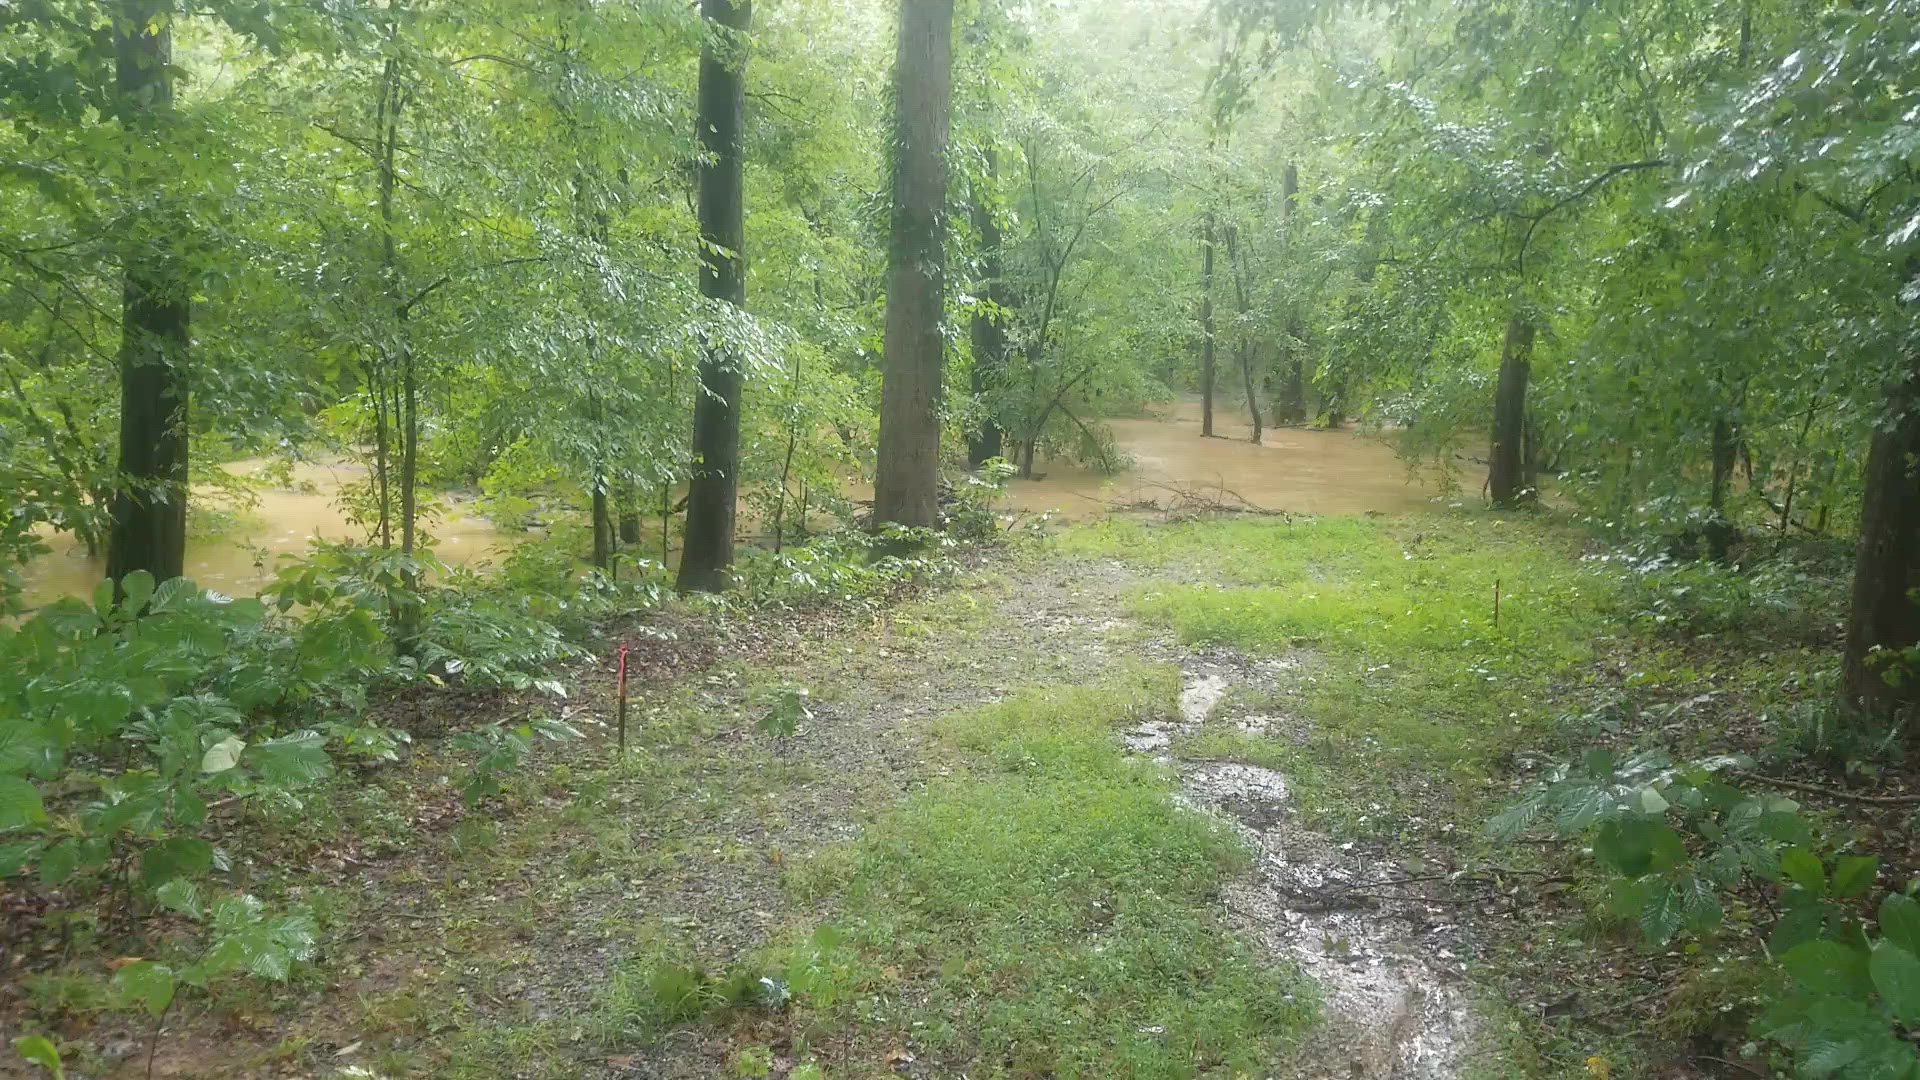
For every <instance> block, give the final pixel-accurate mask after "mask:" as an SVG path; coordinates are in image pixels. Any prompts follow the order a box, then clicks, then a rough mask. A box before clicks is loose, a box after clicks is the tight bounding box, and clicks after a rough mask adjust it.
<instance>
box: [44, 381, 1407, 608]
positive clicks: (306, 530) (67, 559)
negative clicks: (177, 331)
mask: <svg viewBox="0 0 1920 1080" xmlns="http://www.w3.org/2000/svg"><path fill="white" fill-rule="evenodd" d="M1199 417H1200V406H1199V402H1198V401H1180V402H1177V403H1169V404H1167V405H1165V406H1162V407H1161V409H1160V411H1159V414H1158V415H1155V416H1149V417H1141V418H1122V419H1112V420H1107V421H1105V423H1106V424H1107V426H1108V427H1109V428H1110V429H1111V430H1112V431H1113V435H1114V442H1115V446H1116V448H1117V449H1118V450H1119V452H1120V453H1121V454H1123V455H1125V457H1126V459H1127V461H1128V463H1129V466H1130V467H1129V468H1128V469H1127V470H1126V471H1124V472H1120V473H1117V474H1114V475H1110V476H1109V475H1104V474H1102V473H1100V472H1098V471H1096V470H1093V469H1088V468H1084V467H1082V466H1079V465H1076V464H1073V463H1070V462H1059V461H1051V462H1041V463H1039V465H1038V466H1036V469H1035V471H1036V473H1038V474H1039V476H1038V478H1037V479H1034V480H1014V481H1011V482H1010V483H1009V484H1008V486H1007V494H1006V498H1005V500H1004V502H1003V503H1002V505H1003V507H1004V508H1005V509H1007V510H1011V511H1015V512H1019V513H1026V514H1039V513H1053V514H1056V515H1058V516H1059V517H1061V518H1065V519H1068V520H1084V519H1086V518H1092V517H1098V516H1099V515H1101V514H1105V513H1109V512H1111V511H1113V510H1117V509H1125V508H1132V507H1138V506H1142V505H1145V504H1148V503H1152V504H1155V505H1160V506H1172V507H1177V506H1179V505H1181V504H1182V503H1183V501H1185V502H1186V503H1187V504H1188V505H1193V504H1194V500H1199V502H1200V503H1203V504H1204V503H1216V504H1220V505H1251V506H1256V507H1260V508H1263V509H1268V510H1286V511H1290V512H1294V513H1305V514H1341V513H1360V512H1363V511H1368V510H1374V511H1385V512H1394V511H1403V510H1414V509H1418V508H1420V507H1421V506H1424V505H1426V504H1427V502H1428V500H1429V499H1430V498H1431V497H1432V495H1433V494H1434V491H1433V490H1432V489H1431V488H1430V487H1429V486H1427V485H1425V484H1424V483H1421V482H1418V481H1414V480H1410V479H1409V478H1408V475H1407V471H1406V468H1405V467H1404V466H1403V465H1402V464H1401V463H1400V461H1399V460H1398V459H1397V458H1396V457H1395V456H1394V452H1393V448H1392V446H1391V445H1390V443H1389V442H1388V441H1387V439H1385V438H1383V437H1380V436H1376V435H1372V434H1368V433H1364V432H1357V431H1351V430H1342V431H1320V430H1311V429H1304V428H1279V429H1269V430H1268V431H1267V432H1266V433H1265V439H1264V441H1263V442H1262V443H1261V444H1259V445H1255V444H1253V443H1251V442H1248V441H1247V438H1246V436H1247V422H1246V418H1245V417H1244V416H1240V415H1238V414H1237V413H1232V412H1229V411H1227V410H1224V409H1222V410H1217V411H1216V415H1215V430H1216V431H1218V432H1220V433H1221V435H1223V436H1230V437H1215V438H1202V437H1201V435H1200V418H1199ZM262 464H263V463H262V462H260V461H241V462H234V463H231V464H229V465H228V466H227V468H228V469H229V470H230V471H233V472H235V473H236V474H240V475H245V474H246V473H248V472H249V471H252V470H257V469H259V468H260V467H261V466H262ZM364 476H365V472H364V470H363V469H362V468H361V467H360V466H358V465H354V464H351V463H348V462H342V461H311V462H303V463H300V464H296V465H294V466H293V469H292V476H291V481H292V482H291V485H290V486H287V485H274V486H269V487H263V488H260V489H258V490H257V491H256V492H255V493H254V496H255V502H254V504H253V505H252V506H251V507H247V508H244V509H243V510H241V511H240V512H239V513H238V515H237V517H236V519H235V520H234V521H233V522H232V523H231V525H230V527H227V528H224V529H222V530H221V531H220V532H219V533H218V534H217V535H213V536H203V535H198V534H196V535H194V536H191V537H190V538H189V540H188V544H187V576H189V577H191V578H193V579H194V580H195V581H197V582H199V583H200V584H201V585H204V586H206V587H208V588H213V589H218V590H220V591H221V592H226V593H231V594H234V595H247V594H250V593H253V592H255V591H257V590H258V589H259V588H260V587H261V586H262V585H264V584H265V583H266V582H267V581H268V580H270V579H271V578H272V576H273V573H274V570H275V568H276V567H277V566H278V565H279V563H280V557H281V556H282V555H290V554H291V555H298V554H302V553H304V552H306V551H307V549H308V544H309V542H310V541H311V540H312V539H314V538H324V539H327V540H336V541H338V540H352V539H363V538H364V537H365V530H363V529H361V528H360V527H358V526H357V525H354V524H353V523H351V522H349V521H348V519H347V515H346V513H345V512H344V511H343V510H342V509H341V507H340V506H339V505H338V500H339V495H340V491H341V489H342V487H344V486H345V485H347V484H349V483H352V482H355V481H358V480H360V479H362V478H363V477H364ZM850 493H851V494H853V495H854V496H855V497H865V496H866V495H867V494H868V491H867V490H866V489H865V488H864V486H859V487H854V488H850ZM462 505H464V504H463V503H462V502H461V501H459V500H454V501H452V502H451V504H450V508H449V511H448V512H447V514H446V515H445V516H443V517H442V518H441V519H440V520H438V521H436V522H434V523H432V524H431V525H430V526H429V530H430V531H431V533H432V534H433V536H434V538H435V540H436V547H435V549H434V553H435V555H437V556H438V557H439V558H440V559H442V560H444V561H446V562H448V563H450V564H452V565H457V566H459V565H471V564H474V563H477V562H481V561H484V560H489V559H494V558H497V557H498V556H499V555H500V554H501V553H502V552H503V551H504V550H506V548H507V547H509V546H510V545H512V544H513V543H514V542H515V540H516V539H517V538H518V537H520V536H523V535H525V534H523V533H516V532H511V531H506V530H501V529H499V528H496V527H495V526H494V525H493V524H492V523H491V522H489V521H487V520H486V519H485V518H483V517H480V516H478V515H473V514H466V513H462V512H461V507H462ZM46 539H47V545H48V547H49V548H51V549H52V550H51V552H50V553H49V554H48V555H46V556H43V557H42V558H40V559H38V560H36V561H35V562H34V563H33V564H31V565H30V566H28V567H27V570H26V574H25V577H26V586H27V593H26V600H27V603H28V604H29V606H39V605H41V604H45V603H48V602H50V601H52V600H54V599H57V598H59V597H61V596H72V595H78V596H85V595H88V594H89V593H91V592H92V590H93V587H94V585H95V584H96V583H97V582H98V581H99V580H100V577H101V575H102V573H103V572H104V570H105V566H106V560H105V558H104V554H103V555H102V556H100V557H89V556H88V555H87V552H86V549H85V547H84V546H83V545H82V544H80V543H79V542H78V541H77V540H76V539H75V538H74V537H73V536H72V535H70V534H60V535H55V536H49V537H47V538H46ZM642 550H645V551H651V550H652V549H651V547H650V545H643V547H642Z"/></svg>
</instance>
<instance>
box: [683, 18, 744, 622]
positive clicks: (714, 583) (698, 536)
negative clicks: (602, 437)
mask: <svg viewBox="0 0 1920 1080" xmlns="http://www.w3.org/2000/svg"><path fill="white" fill-rule="evenodd" d="M700 13H701V15H702V17H704V18H705V19H706V21H707V24H708V30H709V36H708V38H707V42H706V44H705V46H703V47H702V48H701V50H700V108H699V118H698V125H699V130H698V133H697V134H698V143H699V146H700V151H701V154H700V239H701V259H700V293H701V295H703V296H706V297H708V298H710V299H714V300H721V301H725V302H726V303H729V304H732V305H734V306H735V307H745V306H746V302H747V277H746V256H745V252H744V250H743V248H744V245H745V243H746V225H745V220H744V206H743V204H742V189H743V187H744V182H745V173H744V165H745V158H744V156H743V153H742V146H741V142H742V139H741V126H742V120H741V114H742V112H743V111H744V108H745V104H746V84H745V79H744V74H745V67H746V58H745V56H744V55H742V52H741V50H743V49H745V48H746V33H747V28H748V26H749V25H750V23H751V19H752V14H753V4H752V2H751V0H700ZM740 383H741V374H740V363H739V358H738V357H736V356H734V355H732V353H731V352H730V351H729V350H728V349H727V348H726V347H725V346H724V345H722V344H720V343H713V342H709V343H708V345H707V349H706V352H705V353H704V354H703V355H702V356H701V358H700V372H699V381H698V387H697V390H696V393H695V394H694V399H693V469H692V477H691V479H690V480H689V482H688V486H687V522H686V535H685V537H684V539H683V540H682V542H681V547H680V575H679V579H678V583H679V588H680V590H681V591H682V592H685V591H689V590H696V589H697V590H700V591H703V592H719V591H721V590H723V589H725V588H726V587H727V586H728V584H730V578H729V575H728V573H727V570H728V568H729V567H731V566H732V565H733V524H734V514H735V511H736V509H737V506H738V503H739V480H740V478H739V472H740Z"/></svg>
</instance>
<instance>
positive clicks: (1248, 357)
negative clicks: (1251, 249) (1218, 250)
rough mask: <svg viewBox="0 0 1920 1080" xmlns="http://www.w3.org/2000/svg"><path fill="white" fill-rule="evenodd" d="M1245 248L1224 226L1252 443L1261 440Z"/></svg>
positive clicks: (1233, 231) (1235, 231) (1232, 230)
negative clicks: (1236, 313)
mask: <svg viewBox="0 0 1920 1080" xmlns="http://www.w3.org/2000/svg"><path fill="white" fill-rule="evenodd" d="M1246 258H1247V255H1246V251H1245V249H1243V248H1242V247H1241V246H1240V230H1239V229H1237V228H1235V227H1234V226H1233V225H1228V226H1227V272H1228V273H1229V274H1231V275H1232V277H1233V295H1234V298H1235V299H1236V300H1238V301H1239V303H1240V308H1239V314H1240V320H1239V322H1240V325H1239V326H1238V328H1237V330H1236V332H1235V334H1234V345H1233V348H1234V356H1235V357H1236V358H1237V359H1238V360H1239V361H1240V378H1241V380H1242V381H1243V382H1244V384H1245V386H1246V391H1247V415H1248V416H1249V417H1251V418H1252V421H1253V437H1252V440H1251V441H1253V442H1255V443H1258V442H1259V441H1260V435H1261V430H1260V395H1259V394H1258V393H1256V392H1255V391H1254V386H1253V341H1252V340H1251V338H1250V336H1249V334H1248V331H1247V326H1246V319H1247V316H1248V315H1249V314H1251V312H1252V310H1253V299H1252V291H1251V289H1250V287H1249V284H1248V279H1249V277H1250V275H1249V274H1248V273H1247V264H1246Z"/></svg>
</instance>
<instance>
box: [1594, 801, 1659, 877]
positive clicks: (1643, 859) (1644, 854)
mask: <svg viewBox="0 0 1920 1080" xmlns="http://www.w3.org/2000/svg"><path fill="white" fill-rule="evenodd" d="M1660 828H1665V826H1664V825H1661V824H1659V823H1658V822H1656V821H1654V820H1653V819H1651V818H1645V817H1640V816H1638V815H1635V816H1632V817H1624V818H1613V819H1610V820H1607V821H1603V822H1601V823H1600V828H1599V830H1598V831H1597V832H1595V833H1594V837H1593V856H1594V858H1596V859H1599V860H1600V861H1601V862H1602V863H1605V864H1606V865H1607V866H1608V867H1610V868H1611V869H1612V870H1613V871H1614V872H1615V873H1617V874H1620V875H1621V876H1623V877H1629V878H1637V877H1640V876H1642V875H1644V874H1645V873H1646V872H1647V871H1648V870H1650V869H1652V867H1653V844H1654V830H1655V829H1660Z"/></svg>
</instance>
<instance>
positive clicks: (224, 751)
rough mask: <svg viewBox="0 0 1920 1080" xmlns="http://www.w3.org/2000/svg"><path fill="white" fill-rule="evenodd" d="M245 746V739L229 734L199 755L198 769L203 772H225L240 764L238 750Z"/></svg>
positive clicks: (243, 748)
mask: <svg viewBox="0 0 1920 1080" xmlns="http://www.w3.org/2000/svg"><path fill="white" fill-rule="evenodd" d="M246 748H247V740H245V739H242V738H241V737H240V736H238V735H229V736H227V737H226V738H224V739H221V740H220V741H219V742H217V743H214V744H213V745H212V746H209V747H207V752H206V753H205V754H202V755H201V756H200V771H201V772H203V773H218V772H226V771H227V770H228V769H231V768H233V767H234V766H235V765H238V764H240V752H241V751H242V750H245V749H246Z"/></svg>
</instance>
